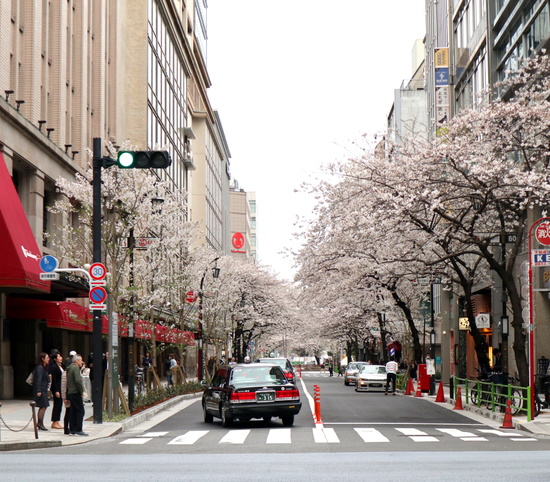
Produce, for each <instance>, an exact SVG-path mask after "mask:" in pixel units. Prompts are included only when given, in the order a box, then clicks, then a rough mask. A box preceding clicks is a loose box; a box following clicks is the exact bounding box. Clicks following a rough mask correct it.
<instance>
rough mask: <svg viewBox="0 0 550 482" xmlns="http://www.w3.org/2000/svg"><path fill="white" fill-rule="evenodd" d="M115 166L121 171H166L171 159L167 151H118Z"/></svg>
mask: <svg viewBox="0 0 550 482" xmlns="http://www.w3.org/2000/svg"><path fill="white" fill-rule="evenodd" d="M117 164H118V167H120V168H122V169H166V168H167V167H169V166H170V165H171V164H172V158H171V157H170V153H169V152H168V151H120V152H119V153H118V158H117Z"/></svg>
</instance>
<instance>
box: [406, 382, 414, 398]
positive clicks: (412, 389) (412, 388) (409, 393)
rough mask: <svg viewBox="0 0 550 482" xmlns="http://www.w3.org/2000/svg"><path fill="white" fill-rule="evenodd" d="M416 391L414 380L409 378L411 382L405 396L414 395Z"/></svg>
mask: <svg viewBox="0 0 550 482" xmlns="http://www.w3.org/2000/svg"><path fill="white" fill-rule="evenodd" d="M413 391H414V385H413V380H412V378H409V381H408V382H407V388H406V389H405V395H412V394H413Z"/></svg>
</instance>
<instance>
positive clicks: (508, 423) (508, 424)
mask: <svg viewBox="0 0 550 482" xmlns="http://www.w3.org/2000/svg"><path fill="white" fill-rule="evenodd" d="M500 428H514V424H513V423H512V400H510V399H508V401H507V402H506V412H505V413H504V421H503V422H502V425H501V426H500Z"/></svg>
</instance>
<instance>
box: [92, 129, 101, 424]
mask: <svg viewBox="0 0 550 482" xmlns="http://www.w3.org/2000/svg"><path fill="white" fill-rule="evenodd" d="M102 167H103V155H102V146H101V139H100V138H98V137H95V138H94V159H93V179H92V190H93V191H92V193H93V206H92V208H93V219H92V242H93V258H94V259H93V261H94V263H101V217H102V216H101V214H102V212H101V211H102V209H101V207H102V206H101V169H102ZM93 319H94V321H93V332H92V352H93V359H92V361H93V364H94V375H95V376H94V379H93V380H92V403H93V419H94V423H103V403H102V400H101V398H102V395H103V394H102V391H103V390H102V385H103V370H102V368H103V359H102V350H103V348H102V346H101V310H93Z"/></svg>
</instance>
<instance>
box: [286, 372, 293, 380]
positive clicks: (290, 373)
mask: <svg viewBox="0 0 550 482" xmlns="http://www.w3.org/2000/svg"><path fill="white" fill-rule="evenodd" d="M285 377H287V378H288V379H292V378H294V373H292V372H285Z"/></svg>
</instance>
